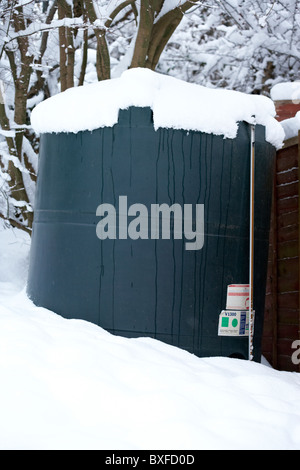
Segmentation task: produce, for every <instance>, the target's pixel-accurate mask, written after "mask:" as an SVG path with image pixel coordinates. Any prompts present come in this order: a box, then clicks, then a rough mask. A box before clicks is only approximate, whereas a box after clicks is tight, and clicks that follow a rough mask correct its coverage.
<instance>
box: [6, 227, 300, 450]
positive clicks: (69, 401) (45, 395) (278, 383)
mask: <svg viewBox="0 0 300 470" xmlns="http://www.w3.org/2000/svg"><path fill="white" fill-rule="evenodd" d="M29 248H30V239H29V236H27V235H26V234H25V233H23V232H20V231H19V230H17V229H4V225H3V222H2V221H0V377H1V385H0V449H2V450H3V449H5V450H10V449H14V450H16V449H17V450H20V449H34V450H38V449H104V450H114V449H118V450H127V449H130V450H150V449H157V450H162V449H169V450H190V449H193V450H197V449H300V399H299V397H300V374H297V373H291V372H279V371H276V370H273V369H272V368H271V367H269V366H268V365H266V364H256V363H252V362H248V361H241V360H238V359H229V358H220V357H216V358H201V359H200V358H197V357H195V356H193V355H191V354H189V353H187V352H185V351H182V350H179V349H177V348H174V347H171V346H168V345H165V344H163V343H161V342H159V341H156V340H152V339H147V338H146V339H145V338H144V339H126V338H121V337H116V336H112V335H111V334H109V333H107V332H106V331H104V330H103V329H101V328H99V327H97V326H96V325H93V324H90V323H87V322H85V321H81V320H66V319H63V318H62V317H60V316H58V315H56V314H55V313H53V312H50V311H48V310H46V309H44V308H38V307H36V306H34V305H33V304H32V303H31V301H30V300H29V299H28V298H27V297H26V293H25V285H26V276H27V266H28V256H29Z"/></svg>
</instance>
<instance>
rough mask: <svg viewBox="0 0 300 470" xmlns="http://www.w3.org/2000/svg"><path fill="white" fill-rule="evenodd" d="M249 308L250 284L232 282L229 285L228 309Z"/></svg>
mask: <svg viewBox="0 0 300 470" xmlns="http://www.w3.org/2000/svg"><path fill="white" fill-rule="evenodd" d="M247 309H249V284H230V285H229V286H228V287H227V301H226V310H247Z"/></svg>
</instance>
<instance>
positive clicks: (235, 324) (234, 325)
mask: <svg viewBox="0 0 300 470" xmlns="http://www.w3.org/2000/svg"><path fill="white" fill-rule="evenodd" d="M237 325H238V321H237V319H236V318H234V319H233V320H232V326H233V328H235V327H236V326H237Z"/></svg>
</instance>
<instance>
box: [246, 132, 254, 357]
mask: <svg viewBox="0 0 300 470" xmlns="http://www.w3.org/2000/svg"><path fill="white" fill-rule="evenodd" d="M254 171H255V124H251V149H250V233H249V345H248V359H249V361H251V360H252V359H253V354H252V353H253V329H254V325H253V279H254V188H255V176H254Z"/></svg>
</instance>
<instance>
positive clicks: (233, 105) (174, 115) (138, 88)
mask: <svg viewBox="0 0 300 470" xmlns="http://www.w3.org/2000/svg"><path fill="white" fill-rule="evenodd" d="M131 106H137V107H150V108H152V111H153V120H154V128H155V130H157V129H159V128H173V129H184V130H187V131H192V130H193V131H201V132H205V133H209V134H215V135H223V136H224V137H225V138H231V139H233V138H235V137H236V135H237V131H238V123H239V122H241V121H246V122H248V123H254V122H256V123H257V124H261V125H263V126H265V128H266V140H267V141H268V142H270V143H271V144H272V145H274V147H276V148H280V147H282V144H283V140H284V131H283V129H282V127H281V125H280V124H279V123H278V122H277V121H276V119H275V115H276V111H275V106H274V103H273V102H272V100H270V99H269V98H267V97H265V96H260V95H248V94H245V93H241V92H238V91H232V90H224V89H219V88H218V89H214V88H207V87H204V86H201V85H197V84H194V83H188V82H185V81H183V80H179V79H177V78H174V77H170V76H167V75H162V74H159V73H157V72H153V71H152V70H149V69H144V68H134V69H129V70H126V71H125V72H123V74H122V75H121V76H120V77H119V78H113V79H109V80H103V81H100V82H96V83H92V84H89V85H85V86H81V87H75V88H70V89H68V90H66V91H64V92H62V93H59V94H57V95H55V96H53V97H51V98H48V99H47V100H45V101H43V102H42V103H40V104H38V105H37V106H36V107H35V108H34V109H33V111H32V114H31V124H32V127H33V129H34V130H35V131H36V132H37V133H60V132H72V133H77V132H79V131H84V130H89V131H92V130H94V129H97V128H100V127H112V126H114V125H115V124H116V123H117V122H118V115H119V110H120V109H127V108H129V107H131ZM254 116H255V118H254Z"/></svg>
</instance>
